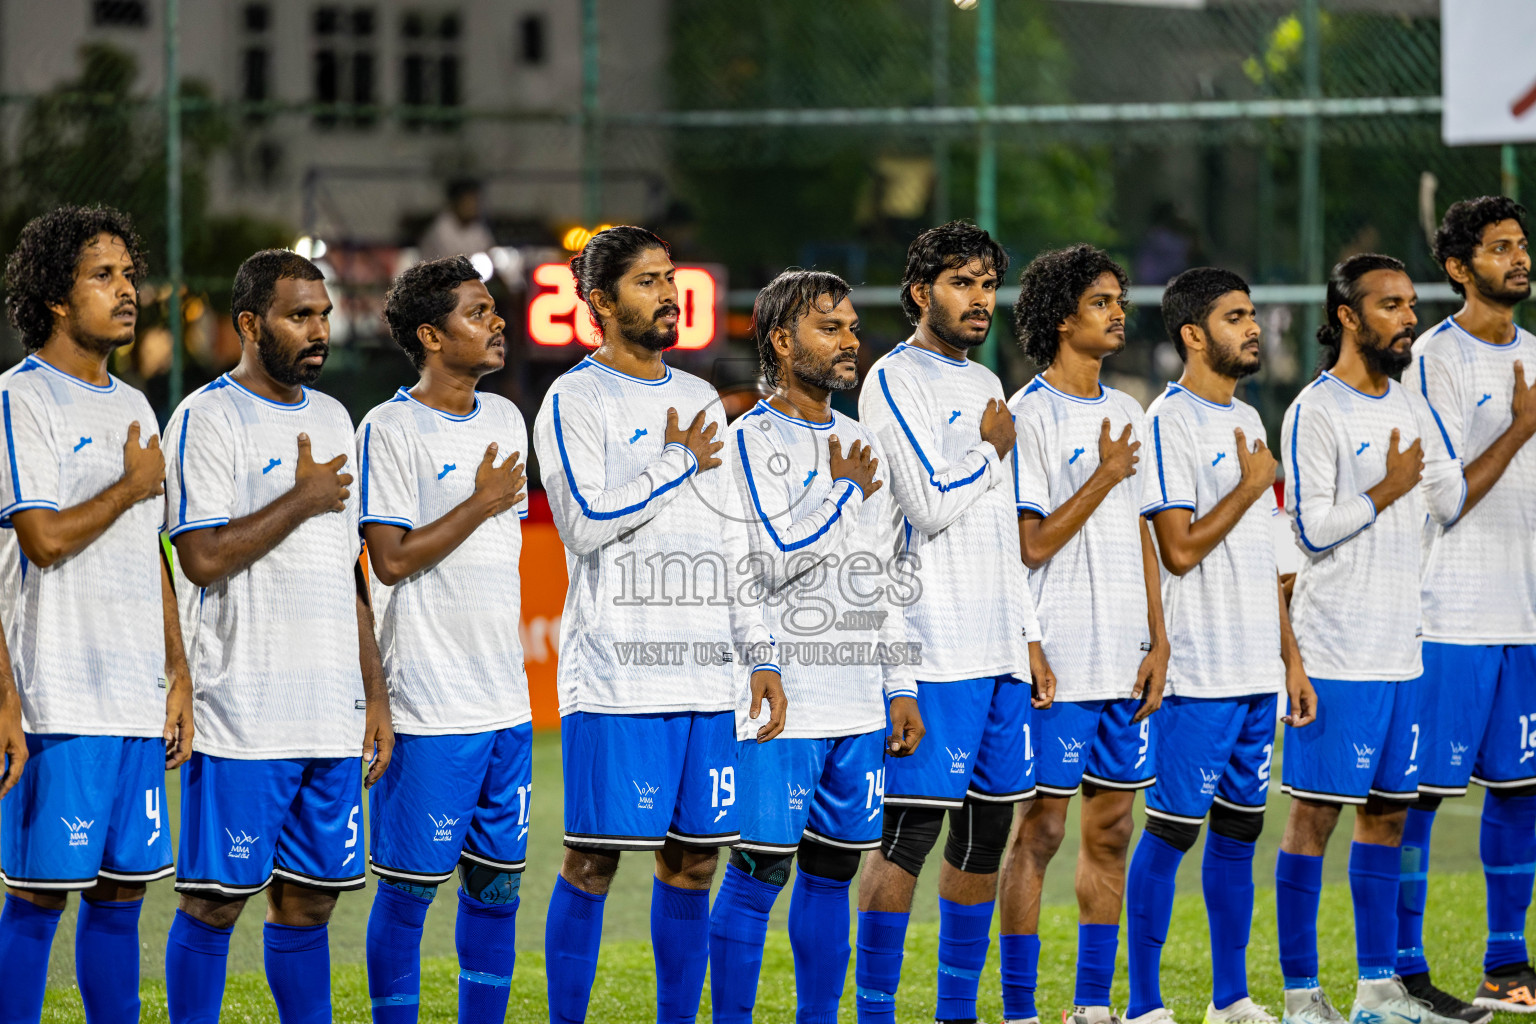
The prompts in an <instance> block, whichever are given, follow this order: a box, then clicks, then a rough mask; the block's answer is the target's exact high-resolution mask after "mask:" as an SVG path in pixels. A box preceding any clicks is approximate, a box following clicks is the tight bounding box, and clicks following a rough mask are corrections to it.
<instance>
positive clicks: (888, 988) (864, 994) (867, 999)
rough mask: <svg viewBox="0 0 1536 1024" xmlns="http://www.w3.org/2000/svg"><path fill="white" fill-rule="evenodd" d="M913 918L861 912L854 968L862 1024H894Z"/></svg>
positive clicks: (891, 912)
mask: <svg viewBox="0 0 1536 1024" xmlns="http://www.w3.org/2000/svg"><path fill="white" fill-rule="evenodd" d="M911 916H912V915H910V914H898V913H895V912H893V911H889V910H861V911H859V958H858V960H857V962H856V963H855V964H854V967H853V980H854V986H855V992H854V1003H855V1005H857V1007H858V1011H859V1024H895V1022H896V985H897V983H898V982H900V981H901V956H902V952H903V947H905V945H906V942H907V921H908V919H909V918H910V917H911Z"/></svg>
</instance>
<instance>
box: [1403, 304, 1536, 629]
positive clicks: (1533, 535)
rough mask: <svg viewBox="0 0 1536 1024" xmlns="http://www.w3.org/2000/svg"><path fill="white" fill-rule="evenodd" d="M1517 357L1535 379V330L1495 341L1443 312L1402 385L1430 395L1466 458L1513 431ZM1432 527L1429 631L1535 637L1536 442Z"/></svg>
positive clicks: (1450, 440)
mask: <svg viewBox="0 0 1536 1024" xmlns="http://www.w3.org/2000/svg"><path fill="white" fill-rule="evenodd" d="M1517 360H1518V361H1520V362H1521V363H1522V364H1523V366H1524V368H1525V374H1526V379H1527V380H1530V381H1536V338H1533V337H1532V336H1531V334H1530V333H1528V332H1527V331H1523V330H1520V329H1518V328H1517V329H1516V331H1515V340H1514V341H1512V342H1510V343H1509V344H1507V345H1490V344H1489V343H1488V342H1486V341H1483V340H1482V339H1481V338H1478V337H1476V336H1474V335H1472V334H1470V333H1468V332H1467V331H1466V330H1465V329H1463V328H1462V327H1461V325H1459V324H1458V323H1456V321H1455V319H1454V318H1450V317H1447V318H1446V319H1445V320H1443V321H1441V322H1440V324H1438V325H1437V326H1436V327H1434V328H1432V329H1431V330H1430V331H1428V332H1427V333H1426V334H1424V335H1423V336H1422V337H1420V338H1419V340H1418V341H1416V342H1414V345H1413V365H1411V366H1409V367H1408V370H1407V372H1405V373H1404V374H1403V383H1404V384H1405V385H1407V386H1408V387H1409V388H1410V389H1412V390H1415V391H1417V392H1418V393H1419V394H1420V395H1421V396H1422V397H1423V398H1424V399H1425V400H1426V401H1427V402H1428V403H1429V406H1430V409H1431V411H1432V412H1433V414H1434V421H1435V428H1436V430H1437V431H1438V432H1439V433H1440V435H1441V437H1442V440H1443V442H1444V444H1445V445H1446V446H1447V448H1448V450H1449V451H1450V452H1451V453H1452V454H1453V455H1455V456H1457V457H1458V458H1460V459H1461V461H1462V463H1463V465H1470V464H1471V463H1472V462H1473V461H1475V460H1476V459H1477V458H1478V456H1480V455H1482V454H1483V452H1485V451H1487V450H1488V447H1489V445H1491V444H1493V442H1494V441H1495V440H1497V439H1498V438H1499V436H1500V435H1501V434H1503V433H1504V431H1506V430H1508V429H1509V425H1510V422H1511V421H1512V419H1513V415H1514V414H1513V410H1512V409H1511V407H1510V401H1511V399H1512V398H1513V396H1514V387H1515V369H1514V365H1515V362H1516V361H1517ZM1427 534H1428V536H1427V537H1426V542H1427V550H1426V552H1425V564H1424V587H1423V590H1424V593H1423V597H1424V639H1426V640H1433V641H1436V642H1439V643H1449V644H1531V643H1536V444H1532V443H1530V442H1527V443H1526V444H1524V445H1522V446H1521V447H1520V450H1519V451H1517V452H1516V453H1515V457H1514V458H1513V459H1511V460H1510V461H1509V466H1508V467H1507V468H1506V469H1505V470H1504V474H1503V475H1502V476H1500V477H1499V479H1498V480H1497V481H1495V482H1494V485H1493V486H1492V487H1491V488H1489V489H1488V493H1487V494H1485V495H1483V499H1482V500H1481V501H1479V502H1478V503H1477V504H1476V505H1474V506H1472V508H1470V509H1468V510H1467V512H1466V514H1465V515H1463V516H1461V518H1459V519H1457V520H1456V521H1455V522H1453V523H1450V524H1447V525H1441V524H1439V523H1431V524H1430V525H1429V527H1428V529H1427Z"/></svg>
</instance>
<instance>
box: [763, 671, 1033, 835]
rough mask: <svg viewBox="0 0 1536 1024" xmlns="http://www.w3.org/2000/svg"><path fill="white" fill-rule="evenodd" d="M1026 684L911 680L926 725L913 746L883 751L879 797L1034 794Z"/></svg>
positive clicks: (932, 803) (1007, 679)
mask: <svg viewBox="0 0 1536 1024" xmlns="http://www.w3.org/2000/svg"><path fill="white" fill-rule="evenodd" d="M1029 692H1030V691H1029V684H1028V683H1021V682H1019V680H1017V679H1015V678H1014V677H1013V676H997V677H995V678H994V677H988V678H985V679H962V680H959V681H957V682H953V683H925V682H921V681H919V682H918V684H917V706H918V709H919V710H920V711H921V712H922V715H923V726H924V728H925V729H926V730H927V731H926V732H925V733H924V735H923V741H922V742H921V743H919V744H918V745H917V750H915V751H914V752H913V753H911V754H909V755H907V756H906V757H887V758H886V759H885V802H886V803H887V804H890V805H893V806H909V807H910V806H916V807H959V806H960V805H961V804H962V803H964V802H965V798H966V797H967V796H972V797H975V798H976V799H977V800H988V801H991V802H993V803H1014V802H1016V801H1019V800H1027V799H1028V798H1029V797H1032V796H1034V795H1035V759H1034V754H1033V751H1032V748H1031V743H1030V735H1029V729H1030V721H1031V714H1032V712H1033V710H1034V709H1033V708H1031V707H1030V705H1029ZM791 714H793V711H791Z"/></svg>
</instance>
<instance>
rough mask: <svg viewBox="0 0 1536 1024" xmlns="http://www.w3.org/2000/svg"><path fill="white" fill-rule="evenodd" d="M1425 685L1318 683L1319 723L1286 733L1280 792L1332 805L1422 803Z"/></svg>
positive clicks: (1409, 682)
mask: <svg viewBox="0 0 1536 1024" xmlns="http://www.w3.org/2000/svg"><path fill="white" fill-rule="evenodd" d="M1421 679H1422V677H1420V679H1409V680H1406V681H1404V682H1400V683H1395V682H1355V681H1351V680H1341V679H1313V680H1312V687H1313V689H1315V690H1316V691H1317V720H1316V721H1315V722H1313V723H1312V724H1311V725H1307V726H1304V727H1302V728H1300V729H1297V728H1294V727H1292V726H1289V725H1288V726H1286V727H1285V765H1284V768H1283V770H1282V773H1281V774H1282V776H1283V779H1284V784H1283V785H1282V786H1281V789H1283V790H1284V791H1285V792H1286V793H1289V794H1290V795H1291V796H1297V797H1303V798H1305V799H1307V800H1318V801H1322V802H1323V803H1335V804H1363V803H1365V801H1366V798H1367V797H1369V796H1375V797H1380V798H1382V799H1385V800H1416V799H1418V796H1419V766H1418V763H1417V755H1418V752H1419V749H1420V736H1419V721H1418V714H1419V687H1420V685H1421Z"/></svg>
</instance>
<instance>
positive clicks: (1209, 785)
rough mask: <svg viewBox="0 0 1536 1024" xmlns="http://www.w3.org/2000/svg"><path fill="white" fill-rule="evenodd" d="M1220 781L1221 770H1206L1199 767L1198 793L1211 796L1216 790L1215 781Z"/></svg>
mask: <svg viewBox="0 0 1536 1024" xmlns="http://www.w3.org/2000/svg"><path fill="white" fill-rule="evenodd" d="M1220 781H1221V770H1220V769H1216V770H1214V771H1206V770H1205V769H1204V768H1201V769H1200V795H1201V796H1211V795H1213V794H1215V792H1216V783H1218V782H1220Z"/></svg>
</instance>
